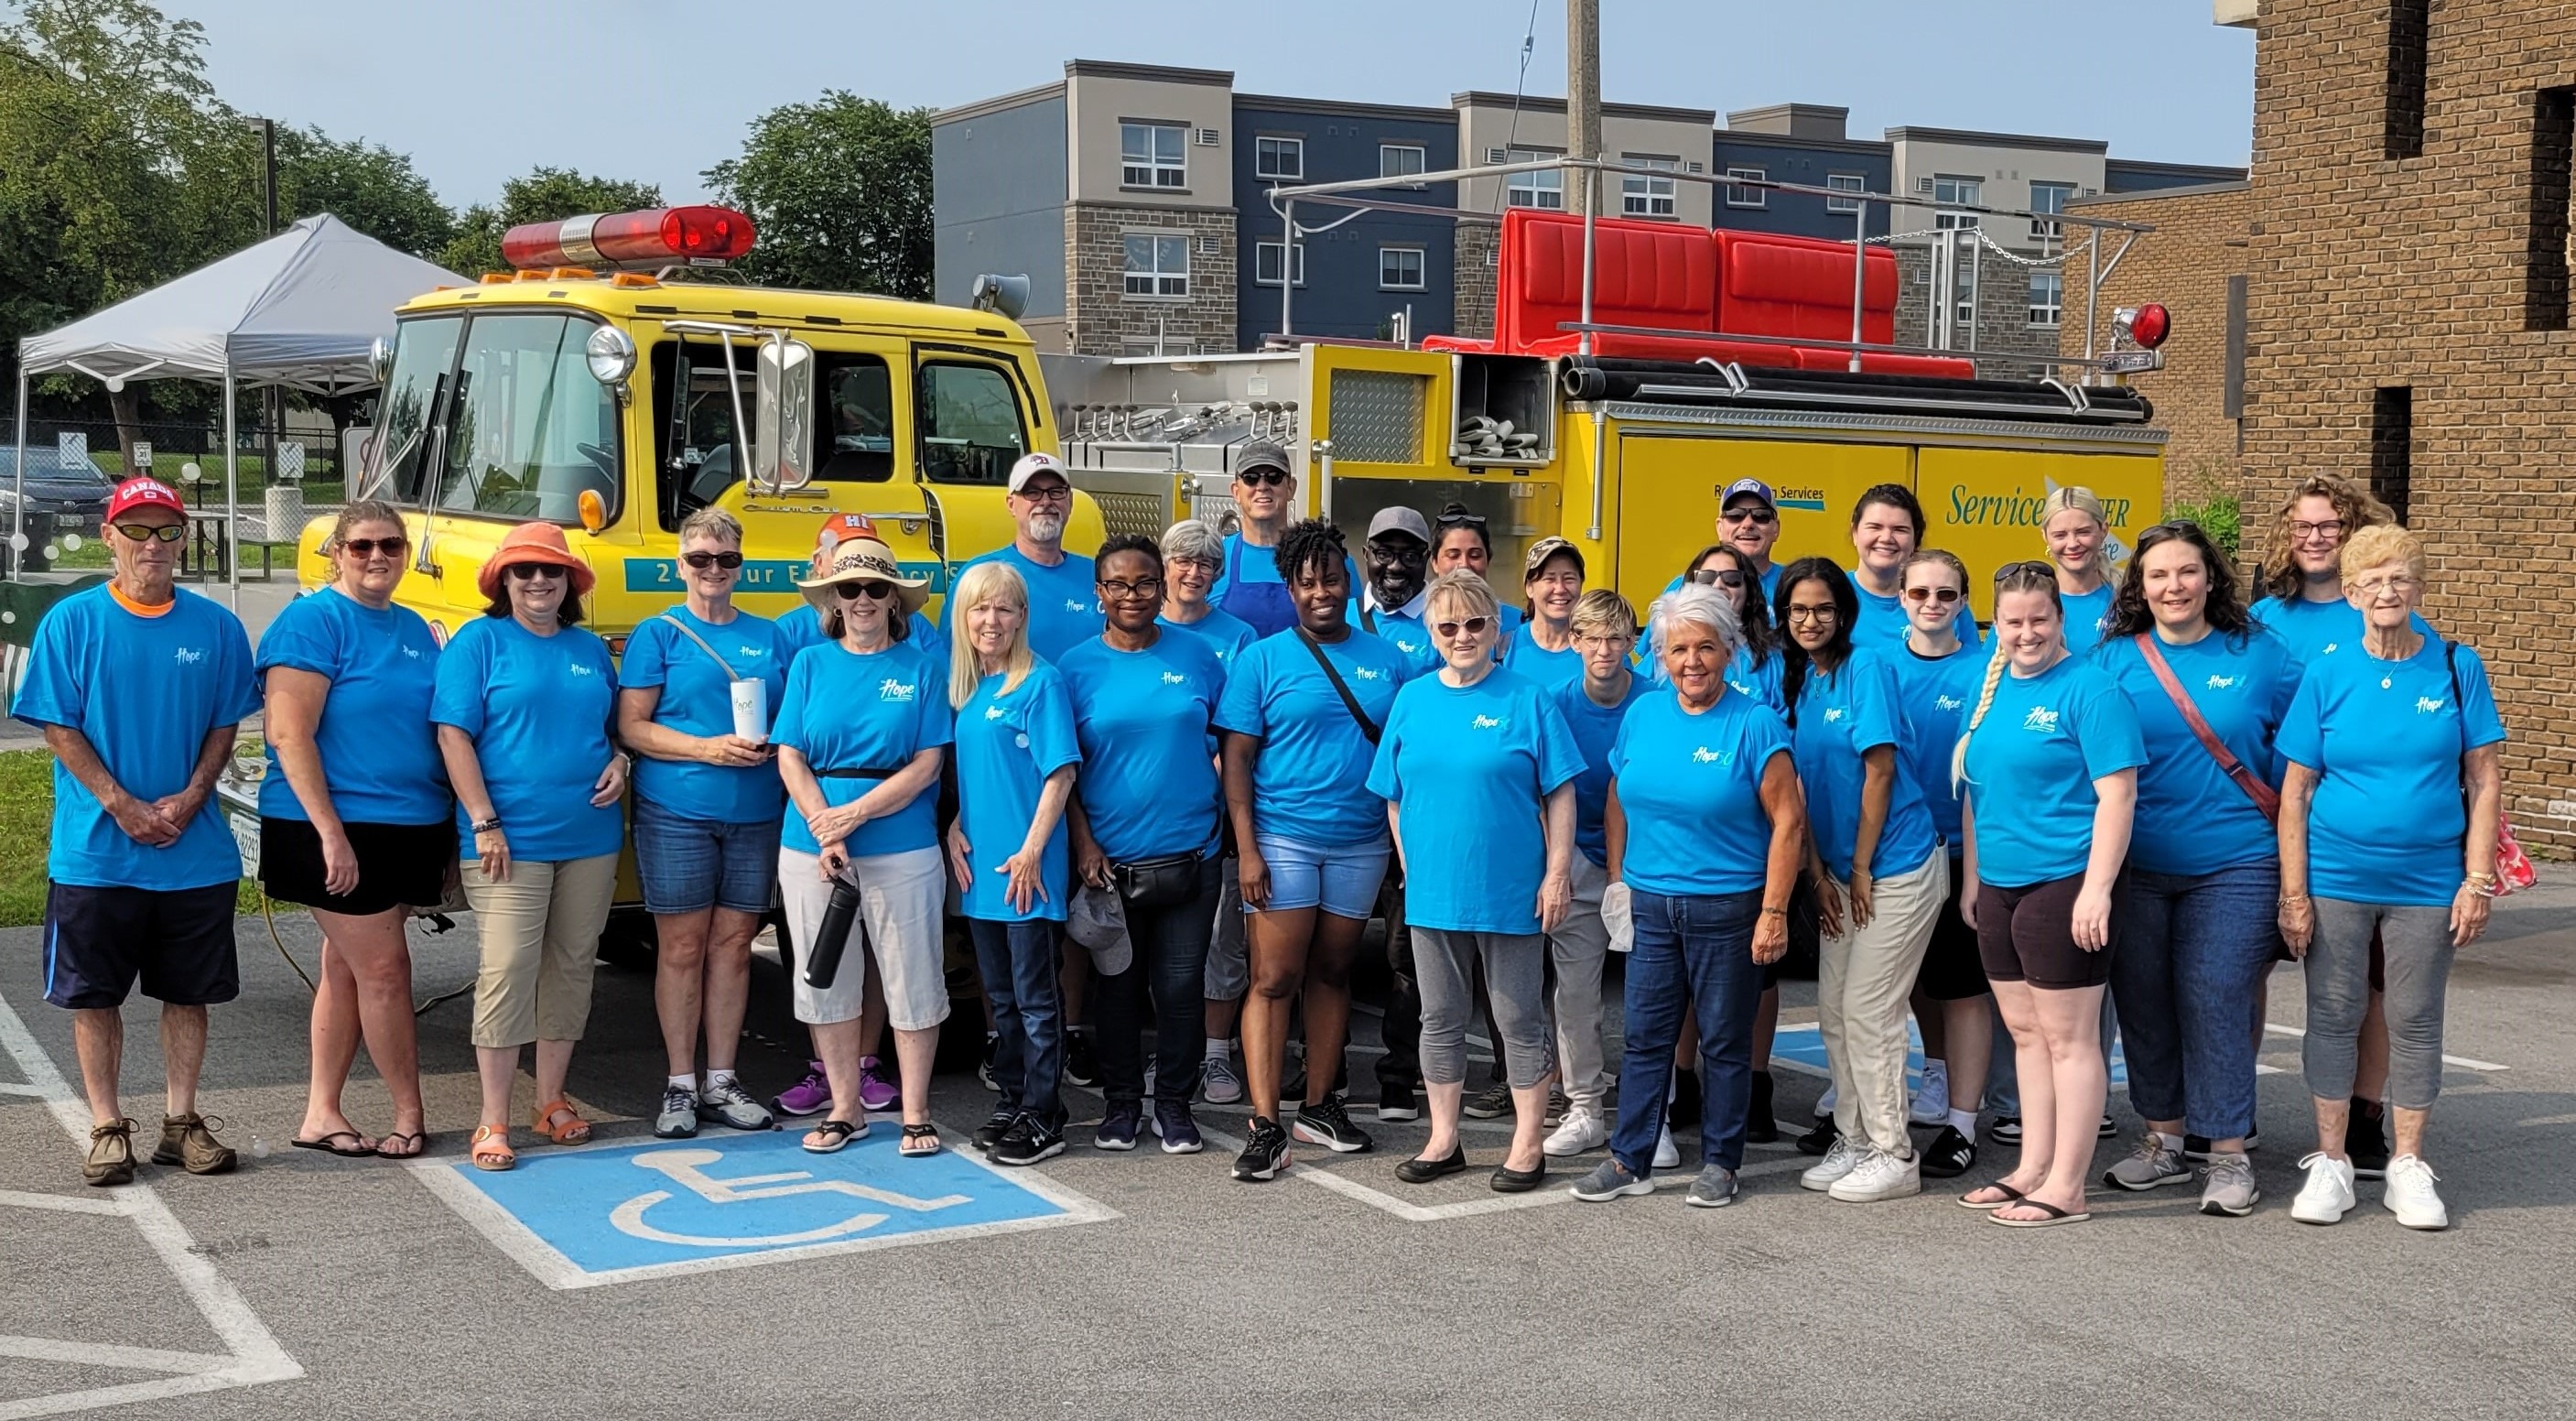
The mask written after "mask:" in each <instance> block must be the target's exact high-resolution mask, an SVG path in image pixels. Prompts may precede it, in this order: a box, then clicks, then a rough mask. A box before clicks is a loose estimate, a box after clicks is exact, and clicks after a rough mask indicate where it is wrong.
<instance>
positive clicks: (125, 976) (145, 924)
mask: <svg viewBox="0 0 2576 1421" xmlns="http://www.w3.org/2000/svg"><path fill="white" fill-rule="evenodd" d="M239 891H240V889H239V886H238V885H237V884H233V883H218V884H215V885H213V886H212V887H208V888H172V889H160V890H155V889H149V888H83V887H81V886H79V885H78V884H71V883H53V884H48V885H46V888H45V1000H46V1001H49V1002H52V1003H53V1004H54V1005H55V1006H58V1007H70V1008H73V1009H74V1010H78V1011H86V1010H91V1009H94V1008H108V1007H120V1006H123V1005H125V998H126V995H127V994H128V993H130V992H132V991H133V990H134V986H135V982H136V979H138V978H140V979H141V981H142V984H143V995H145V996H147V997H150V998H151V999H152V1000H154V1001H156V1002H162V1003H165V1004H167V1005H169V1006H174V1007H204V1006H213V1005H215V1004H216V1003H218V1002H228V1001H231V1000H232V999H233V998H235V997H238V996H240V995H241V963H240V960H239V959H238V958H236V957H235V956H234V955H233V899H234V895H235V894H236V893H238V892H239Z"/></svg>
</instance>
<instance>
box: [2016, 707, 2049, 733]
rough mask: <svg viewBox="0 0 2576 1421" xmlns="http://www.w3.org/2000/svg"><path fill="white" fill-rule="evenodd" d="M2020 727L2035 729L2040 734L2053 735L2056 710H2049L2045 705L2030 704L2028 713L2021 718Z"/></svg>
mask: <svg viewBox="0 0 2576 1421" xmlns="http://www.w3.org/2000/svg"><path fill="white" fill-rule="evenodd" d="M2021 728H2022V729H2024V730H2033V731H2037V732H2039V733H2040V734H2042V735H2055V734H2056V733H2057V712H2055V711H2053V710H2050V709H2049V708H2048V707H2046V706H2032V707H2031V708H2030V714H2028V715H2026V716H2023V717H2022V718H2021Z"/></svg>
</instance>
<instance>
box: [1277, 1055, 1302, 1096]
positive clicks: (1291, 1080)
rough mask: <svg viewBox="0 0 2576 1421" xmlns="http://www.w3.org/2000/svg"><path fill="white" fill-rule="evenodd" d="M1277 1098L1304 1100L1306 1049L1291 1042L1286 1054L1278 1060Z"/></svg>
mask: <svg viewBox="0 0 2576 1421" xmlns="http://www.w3.org/2000/svg"><path fill="white" fill-rule="evenodd" d="M1279 1098H1280V1099H1281V1100H1304V1099H1305V1098H1306V1048H1305V1047H1304V1046H1303V1045H1301V1044H1299V1043H1296V1042H1293V1041H1292V1042H1290V1043H1289V1045H1288V1049H1287V1053H1286V1054H1285V1055H1283V1056H1281V1057H1280V1058H1279Z"/></svg>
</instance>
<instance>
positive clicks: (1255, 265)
mask: <svg viewBox="0 0 2576 1421" xmlns="http://www.w3.org/2000/svg"><path fill="white" fill-rule="evenodd" d="M1287 250H1288V244H1287V243H1286V242H1261V243H1258V244H1256V245H1255V246H1254V247H1253V249H1252V280H1253V284H1254V285H1256V286H1277V285H1278V284H1279V262H1280V258H1281V256H1282V255H1283V254H1284V253H1286V252H1287ZM1293 264H1294V265H1295V267H1296V272H1297V275H1296V281H1297V284H1298V285H1299V286H1303V285H1305V284H1306V244H1305V243H1303V242H1299V243H1298V244H1297V255H1296V258H1295V261H1294V263H1293Z"/></svg>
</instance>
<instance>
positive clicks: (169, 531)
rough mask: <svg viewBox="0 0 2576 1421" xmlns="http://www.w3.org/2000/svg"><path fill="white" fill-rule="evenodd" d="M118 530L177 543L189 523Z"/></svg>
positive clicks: (141, 538) (134, 537) (132, 538)
mask: <svg viewBox="0 0 2576 1421" xmlns="http://www.w3.org/2000/svg"><path fill="white" fill-rule="evenodd" d="M116 531H117V532H118V533H120V534H122V535H124V537H125V538H126V539H128V540H129V541H132V542H137V543H149V542H152V541H153V540H155V539H158V540H160V541H162V542H164V543H175V542H177V541H179V540H180V539H181V538H184V537H186V536H188V525H187V524H185V523H164V524H161V525H160V526H158V527H155V526H153V525H152V524H150V523H119V524H117V525H116ZM401 546H402V545H401V544H400V543H397V544H395V548H396V550H397V551H399V550H400V548H401Z"/></svg>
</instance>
